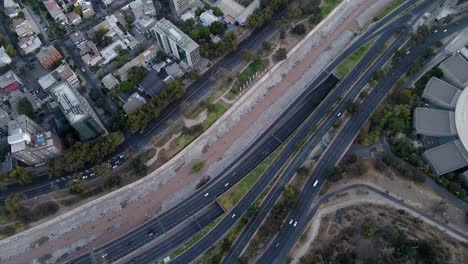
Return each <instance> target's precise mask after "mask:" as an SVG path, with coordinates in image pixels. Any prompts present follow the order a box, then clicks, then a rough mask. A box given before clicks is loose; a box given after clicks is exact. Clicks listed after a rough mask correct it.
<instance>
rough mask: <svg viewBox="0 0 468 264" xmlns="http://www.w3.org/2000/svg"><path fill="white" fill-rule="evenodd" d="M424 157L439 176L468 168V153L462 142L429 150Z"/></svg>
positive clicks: (454, 142) (453, 142)
mask: <svg viewBox="0 0 468 264" xmlns="http://www.w3.org/2000/svg"><path fill="white" fill-rule="evenodd" d="M423 157H424V158H425V159H426V160H427V161H428V162H429V163H430V164H431V166H432V168H433V169H434V171H435V172H436V173H437V174H439V175H442V174H445V173H448V172H451V171H454V170H457V169H460V168H463V167H465V166H468V152H466V150H465V148H464V147H463V145H462V143H461V142H460V140H454V141H452V142H449V143H446V144H443V145H440V146H438V147H435V148H432V149H430V150H427V151H426V152H424V153H423Z"/></svg>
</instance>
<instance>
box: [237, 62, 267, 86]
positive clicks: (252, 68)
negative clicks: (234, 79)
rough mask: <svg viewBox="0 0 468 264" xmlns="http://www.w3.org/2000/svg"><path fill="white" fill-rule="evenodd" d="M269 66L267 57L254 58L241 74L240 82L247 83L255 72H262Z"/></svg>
mask: <svg viewBox="0 0 468 264" xmlns="http://www.w3.org/2000/svg"><path fill="white" fill-rule="evenodd" d="M267 67H268V60H267V59H258V60H254V61H253V62H252V63H250V64H249V66H247V68H245V70H243V71H242V72H241V73H240V74H239V82H240V84H244V83H246V82H247V81H248V80H249V79H250V78H251V77H252V76H254V74H255V73H257V72H261V71H263V70H264V69H266V68H267Z"/></svg>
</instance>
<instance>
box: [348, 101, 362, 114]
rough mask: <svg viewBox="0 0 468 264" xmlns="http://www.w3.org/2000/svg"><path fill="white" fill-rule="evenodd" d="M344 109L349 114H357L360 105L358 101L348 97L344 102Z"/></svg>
mask: <svg viewBox="0 0 468 264" xmlns="http://www.w3.org/2000/svg"><path fill="white" fill-rule="evenodd" d="M345 109H346V111H347V112H348V113H349V114H350V115H354V114H357V113H358V112H359V110H360V106H359V104H358V103H356V102H354V101H353V100H351V99H349V100H348V101H347V102H346V104H345Z"/></svg>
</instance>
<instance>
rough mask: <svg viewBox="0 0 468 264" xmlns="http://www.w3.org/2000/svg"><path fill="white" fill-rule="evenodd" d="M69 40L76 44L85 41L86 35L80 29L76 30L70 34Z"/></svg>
mask: <svg viewBox="0 0 468 264" xmlns="http://www.w3.org/2000/svg"><path fill="white" fill-rule="evenodd" d="M70 40H71V42H72V43H73V44H74V45H75V46H76V45H78V44H80V43H82V42H85V41H86V37H85V35H84V34H83V32H81V31H76V32H75V33H73V34H70Z"/></svg>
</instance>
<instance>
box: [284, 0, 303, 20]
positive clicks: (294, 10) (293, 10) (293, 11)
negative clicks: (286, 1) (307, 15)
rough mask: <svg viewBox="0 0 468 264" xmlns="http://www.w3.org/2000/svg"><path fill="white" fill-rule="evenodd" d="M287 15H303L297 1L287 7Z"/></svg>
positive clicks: (291, 16)
mask: <svg viewBox="0 0 468 264" xmlns="http://www.w3.org/2000/svg"><path fill="white" fill-rule="evenodd" d="M286 16H288V17H289V18H299V17H301V16H302V9H301V6H300V5H299V3H298V2H297V1H296V2H292V3H291V4H290V5H288V8H287V9H286Z"/></svg>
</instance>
